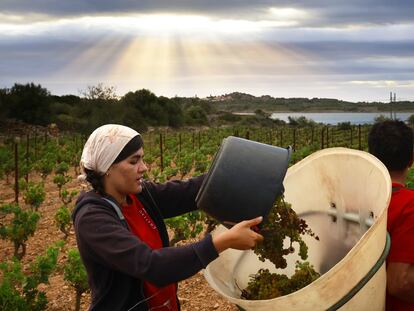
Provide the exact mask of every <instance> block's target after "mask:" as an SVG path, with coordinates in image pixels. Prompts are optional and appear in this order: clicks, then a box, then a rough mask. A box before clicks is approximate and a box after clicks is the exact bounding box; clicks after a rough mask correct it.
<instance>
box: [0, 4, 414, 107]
mask: <svg viewBox="0 0 414 311" xmlns="http://www.w3.org/2000/svg"><path fill="white" fill-rule="evenodd" d="M29 82H34V83H36V84H41V85H42V86H43V87H45V88H47V89H48V90H49V91H50V92H51V93H52V94H55V95H65V94H73V95H80V94H82V92H83V91H84V90H86V89H87V87H88V86H93V85H97V84H98V83H103V84H104V85H107V86H114V87H115V88H116V93H117V94H118V95H119V96H122V95H124V94H125V93H127V92H129V91H136V90H139V89H142V88H146V89H149V90H151V91H152V92H154V93H155V94H156V95H157V96H160V95H163V96H167V97H173V96H186V97H190V96H198V97H206V96H210V95H212V96H216V95H222V94H227V93H231V92H243V93H248V94H252V95H255V96H261V95H270V96H273V97H308V98H314V97H318V98H337V99H341V100H349V101H355V102H356V101H381V102H389V100H390V92H392V93H395V94H396V99H397V100H412V101H414V1H410V0H406V1H400V0H396V1H388V0H387V1H386V0H346V1H342V0H337V1H332V0H312V1H311V0H289V1H288V0H255V1H252V0H241V1H240V0H230V1H229V0H221V1H219V0H209V1H205V0H204V1H201V0H117V1H113V0H70V1H67V0H36V1H33V0H0V88H10V87H12V86H13V85H14V83H29Z"/></svg>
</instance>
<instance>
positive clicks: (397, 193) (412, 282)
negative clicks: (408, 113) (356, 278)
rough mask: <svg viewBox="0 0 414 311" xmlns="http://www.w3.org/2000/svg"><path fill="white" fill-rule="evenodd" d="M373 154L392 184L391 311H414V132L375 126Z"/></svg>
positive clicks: (394, 124) (395, 125)
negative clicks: (411, 181)
mask: <svg viewBox="0 0 414 311" xmlns="http://www.w3.org/2000/svg"><path fill="white" fill-rule="evenodd" d="M368 146H369V151H370V153H372V154H373V155H374V156H376V157H377V158H378V159H379V160H381V161H382V162H383V163H384V164H385V166H386V167H387V169H388V171H389V173H390V176H391V180H392V197H391V202H390V205H389V207H388V217H387V230H388V232H389V233H390V236H391V249H390V253H389V255H388V257H387V299H386V300H387V307H386V309H387V311H391V310H392V311H403V310H404V311H408V310H413V311H414V190H411V189H408V188H407V187H406V179H407V174H408V170H409V168H410V167H411V165H412V164H413V132H412V130H411V128H409V127H408V126H407V125H406V124H405V123H404V122H402V121H384V122H380V123H376V124H374V126H373V127H372V129H371V131H370V133H369V137H368Z"/></svg>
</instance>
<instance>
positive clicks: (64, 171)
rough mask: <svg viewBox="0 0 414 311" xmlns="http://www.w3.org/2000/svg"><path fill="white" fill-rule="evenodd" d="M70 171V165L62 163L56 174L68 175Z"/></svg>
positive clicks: (58, 166)
mask: <svg viewBox="0 0 414 311" xmlns="http://www.w3.org/2000/svg"><path fill="white" fill-rule="evenodd" d="M68 171H69V164H67V163H66V162H60V163H59V164H58V165H57V166H56V168H55V173H56V174H60V175H66V174H67V172H68Z"/></svg>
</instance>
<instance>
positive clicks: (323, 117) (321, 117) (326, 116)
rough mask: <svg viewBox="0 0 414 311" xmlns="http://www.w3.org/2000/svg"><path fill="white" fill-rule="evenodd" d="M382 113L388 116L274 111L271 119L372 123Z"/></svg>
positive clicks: (406, 114)
mask: <svg viewBox="0 0 414 311" xmlns="http://www.w3.org/2000/svg"><path fill="white" fill-rule="evenodd" d="M412 114H414V112H397V113H396V114H395V116H396V118H397V119H399V120H402V121H406V120H407V119H408V117H410V116H411V115H412ZM380 115H383V116H385V117H388V118H389V117H390V113H389V112H274V113H272V114H271V116H270V118H271V119H280V120H283V121H286V122H289V119H288V117H289V116H291V117H295V118H297V117H301V116H304V117H306V118H307V119H311V120H313V121H315V122H317V123H325V124H333V125H335V124H338V123H340V122H351V124H370V123H374V120H375V118H376V117H378V116H380Z"/></svg>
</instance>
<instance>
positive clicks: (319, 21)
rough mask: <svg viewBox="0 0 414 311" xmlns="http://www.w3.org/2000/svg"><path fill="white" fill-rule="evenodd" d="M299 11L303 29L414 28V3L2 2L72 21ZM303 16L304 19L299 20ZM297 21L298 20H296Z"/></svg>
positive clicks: (8, 8) (17, 10) (2, 8)
mask: <svg viewBox="0 0 414 311" xmlns="http://www.w3.org/2000/svg"><path fill="white" fill-rule="evenodd" d="M283 10H285V12H286V10H291V11H294V12H295V11H296V12H300V13H301V14H302V16H299V17H301V18H299V21H300V22H301V26H307V27H333V26H343V27H345V26H349V25H369V24H381V25H387V24H397V23H412V22H413V18H412V16H413V12H414V2H413V1H410V0H405V1H403V0H396V1H388V0H365V1H360V0H348V1H330V0H313V1H309V0H299V1H294V2H292V1H290V0H273V1H270V0H257V1H251V0H242V1H241V0H220V1H219V0H210V1H204V0H191V1H188V0H140V1H130V0H119V1H113V0H71V1H61V0H36V1H31V0H2V1H1V2H0V12H3V14H10V15H14V16H21V15H28V14H29V13H30V14H31V15H32V17H33V16H42V15H43V16H45V17H46V16H48V18H51V17H54V18H57V17H74V16H86V15H107V14H111V15H116V14H154V13H156V14H158V13H166V12H168V13H174V14H177V13H180V14H190V15H194V14H195V15H205V16H212V17H217V18H221V19H223V18H225V19H245V20H246V19H247V20H252V21H257V20H270V21H277V20H280V19H281V18H282V19H283V17H281V16H280V14H278V13H277V12H278V11H283ZM303 14H306V16H307V17H306V18H303V17H304V16H303ZM296 18H298V16H296Z"/></svg>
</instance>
